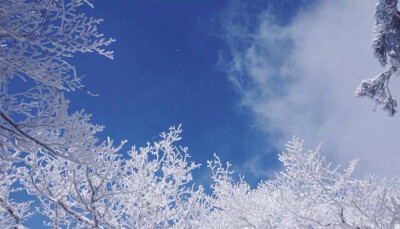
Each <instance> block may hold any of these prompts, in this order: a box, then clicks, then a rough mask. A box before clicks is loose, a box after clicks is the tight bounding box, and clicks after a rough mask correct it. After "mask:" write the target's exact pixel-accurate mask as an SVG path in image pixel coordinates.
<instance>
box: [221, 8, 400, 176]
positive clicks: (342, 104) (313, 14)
mask: <svg viewBox="0 0 400 229" xmlns="http://www.w3.org/2000/svg"><path fill="white" fill-rule="evenodd" d="M375 4H376V1H375V0H351V1H349V0H335V1H321V3H319V4H318V5H317V6H316V7H313V9H308V10H303V11H300V12H299V14H298V15H297V16H296V17H295V18H294V19H293V20H292V21H291V22H290V23H289V24H288V25H285V26H281V25H277V24H274V22H273V21H275V20H273V18H272V16H271V13H269V12H267V11H266V12H264V13H262V14H259V17H258V18H257V20H256V21H257V26H256V27H255V29H244V28H246V25H243V24H241V25H238V24H237V23H236V22H235V21H234V20H232V21H231V22H230V23H228V24H227V28H228V29H227V30H228V33H227V34H228V36H227V41H228V43H229V47H230V50H231V54H232V62H230V63H231V64H230V65H229V66H230V67H229V70H228V72H229V76H230V78H231V80H232V82H233V83H234V85H235V86H236V87H237V88H238V91H239V92H240V93H241V95H242V104H243V105H244V106H246V107H248V108H249V109H251V110H252V111H253V112H254V114H255V117H256V120H255V123H256V124H257V125H258V126H259V127H260V128H262V129H263V130H265V131H266V132H268V133H273V134H274V135H273V136H276V137H274V138H273V139H270V142H271V143H272V144H274V146H275V147H277V148H279V149H283V147H284V143H285V142H286V141H287V140H289V139H290V138H291V136H292V135H296V136H299V137H301V138H303V139H305V142H306V145H307V146H309V147H313V146H316V145H317V144H319V143H320V142H322V143H323V150H324V152H325V154H327V156H328V158H329V159H331V160H333V161H335V162H339V163H346V161H348V160H350V159H353V158H359V159H360V160H361V161H360V166H361V171H368V172H375V173H387V174H388V173H390V174H400V166H399V164H400V140H399V138H400V120H399V115H397V117H394V118H391V117H388V115H387V114H386V112H384V111H381V110H380V108H378V109H377V111H376V112H373V109H374V102H373V101H370V100H368V99H359V98H356V97H355V96H354V92H355V89H356V87H357V86H358V85H359V83H360V81H361V80H362V79H364V78H371V77H373V76H374V75H376V74H378V73H379V72H380V71H381V70H382V69H381V67H380V66H379V63H378V62H377V61H376V60H375V59H374V57H373V54H372V51H371V48H370V43H371V37H372V26H373V23H374V21H373V11H374V6H375ZM253 27H254V26H253ZM392 84H393V87H394V90H395V92H394V93H393V94H395V95H396V94H397V95H399V96H400V87H399V86H400V82H399V81H398V80H397V82H396V80H394V81H393V82H392ZM397 85H399V86H397ZM256 157H259V155H257V156H256ZM252 160H253V159H252V158H249V162H251V161H252ZM247 164H248V163H247ZM252 172H253V173H254V172H255V171H252Z"/></svg>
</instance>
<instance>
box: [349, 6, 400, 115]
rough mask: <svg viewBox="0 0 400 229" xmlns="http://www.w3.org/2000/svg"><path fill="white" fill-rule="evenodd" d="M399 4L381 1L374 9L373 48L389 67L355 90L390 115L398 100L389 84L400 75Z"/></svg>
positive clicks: (381, 60)
mask: <svg viewBox="0 0 400 229" xmlns="http://www.w3.org/2000/svg"><path fill="white" fill-rule="evenodd" d="M397 5H398V0H379V3H378V4H377V5H376V10H375V26H374V37H373V40H372V48H373V50H374V54H375V57H376V58H377V59H378V61H379V62H380V64H381V65H382V66H386V65H389V67H388V69H387V70H386V71H385V72H382V73H380V74H379V75H377V76H376V77H375V78H371V79H366V80H363V81H362V82H361V85H360V86H359V87H358V88H357V90H356V96H359V97H369V98H371V99H373V100H375V103H376V105H381V104H382V105H383V109H384V110H386V111H387V112H388V113H389V115H390V116H393V115H395V114H396V112H397V110H396V108H397V100H396V98H395V97H394V96H393V95H392V94H391V93H390V88H389V81H390V79H391V78H393V77H394V76H397V75H398V74H399V71H398V70H399V68H400V12H399V11H398V10H397Z"/></svg>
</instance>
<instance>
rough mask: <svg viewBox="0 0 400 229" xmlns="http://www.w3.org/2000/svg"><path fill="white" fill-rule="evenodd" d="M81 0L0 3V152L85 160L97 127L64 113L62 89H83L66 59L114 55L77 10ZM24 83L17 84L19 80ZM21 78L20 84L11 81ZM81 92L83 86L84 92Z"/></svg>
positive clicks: (0, 154)
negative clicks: (89, 54)
mask: <svg viewBox="0 0 400 229" xmlns="http://www.w3.org/2000/svg"><path fill="white" fill-rule="evenodd" d="M85 3H86V5H89V6H91V7H93V6H92V5H91V4H90V3H89V2H88V1H87V0H37V1H29V0H2V1H1V2H0V69H1V70H0V145H1V148H0V157H1V158H2V159H3V160H14V159H16V158H17V157H18V155H19V153H20V152H36V151H45V152H46V153H49V154H52V155H53V156H56V157H61V158H65V159H68V160H74V161H80V162H85V161H90V158H88V157H90V154H91V150H92V149H93V147H94V146H95V145H96V143H97V139H96V138H95V137H94V134H95V133H96V132H98V131H101V130H102V127H101V126H97V125H93V124H91V123H89V118H90V115H87V114H84V113H83V112H75V113H73V114H68V103H69V101H68V100H66V99H65V98H64V95H63V93H64V92H68V91H74V90H77V89H78V90H86V88H85V87H84V85H83V84H82V77H81V76H79V75H78V73H77V71H76V70H75V67H74V66H73V65H71V64H70V63H69V62H68V61H69V58H71V57H73V55H74V54H75V53H85V52H97V53H99V54H100V55H104V56H106V57H108V58H113V56H112V52H111V51H105V50H104V49H103V47H104V46H107V45H109V44H110V43H112V42H113V41H114V40H113V39H104V38H103V35H102V34H101V33H99V32H98V31H97V27H96V25H97V24H99V23H100V22H101V21H102V20H101V19H94V18H88V17H87V16H86V15H85V14H84V13H81V11H82V10H81V9H80V8H81V7H83V6H84V5H85ZM18 81H20V82H23V83H22V84H21V83H20V82H18ZM16 83H19V84H18V86H15V84H16ZM86 91H87V90H86Z"/></svg>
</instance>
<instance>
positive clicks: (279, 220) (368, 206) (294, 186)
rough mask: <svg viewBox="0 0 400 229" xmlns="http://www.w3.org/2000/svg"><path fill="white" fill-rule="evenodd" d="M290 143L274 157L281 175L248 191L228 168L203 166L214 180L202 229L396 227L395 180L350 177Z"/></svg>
mask: <svg viewBox="0 0 400 229" xmlns="http://www.w3.org/2000/svg"><path fill="white" fill-rule="evenodd" d="M302 145H303V144H302V141H300V140H299V139H297V138H293V139H292V141H290V142H289V143H288V144H287V150H286V152H284V153H282V154H280V155H279V159H280V161H281V162H282V163H283V165H284V170H283V171H281V172H280V173H277V174H276V179H274V180H269V181H266V182H261V183H259V185H258V187H257V188H255V189H251V188H250V186H249V185H248V184H247V183H246V182H245V181H244V179H243V177H242V178H240V180H239V181H238V182H235V181H234V180H233V179H232V173H233V171H231V170H230V168H229V166H230V164H229V163H228V164H227V166H225V167H224V166H223V164H222V163H221V161H220V159H219V158H218V157H215V159H214V160H213V161H209V162H208V166H209V167H210V168H211V170H212V172H213V173H212V174H213V176H212V178H213V180H214V182H215V183H214V184H213V185H212V188H213V195H214V200H213V201H214V202H213V204H212V206H213V207H214V208H213V210H212V211H211V213H210V214H209V215H208V217H209V218H208V219H207V220H205V222H204V223H205V224H204V226H203V228H264V229H272V228H354V229H357V228H359V229H364V228H365V229H366V228H371V229H372V228H374V229H375V228H376V229H378V228H385V229H394V228H395V226H396V224H399V223H400V179H399V177H377V176H372V175H368V176H366V177H364V178H363V179H357V178H354V177H352V173H353V171H354V169H355V167H356V164H357V161H356V160H355V161H351V162H350V166H349V167H348V168H347V169H344V170H340V169H339V167H332V166H331V164H330V163H328V162H326V160H325V158H324V157H323V156H321V155H320V153H319V147H318V148H316V149H314V150H310V151H304V150H303V148H302Z"/></svg>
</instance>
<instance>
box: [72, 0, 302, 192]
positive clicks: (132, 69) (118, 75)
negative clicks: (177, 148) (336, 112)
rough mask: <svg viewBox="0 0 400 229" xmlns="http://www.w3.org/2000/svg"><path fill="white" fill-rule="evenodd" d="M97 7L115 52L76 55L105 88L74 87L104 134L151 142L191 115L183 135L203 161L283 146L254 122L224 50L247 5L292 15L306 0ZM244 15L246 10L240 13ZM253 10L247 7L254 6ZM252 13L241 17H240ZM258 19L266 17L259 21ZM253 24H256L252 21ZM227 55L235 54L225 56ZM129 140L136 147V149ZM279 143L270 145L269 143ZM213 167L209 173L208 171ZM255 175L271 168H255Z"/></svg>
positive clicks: (269, 159) (270, 157) (92, 80)
mask: <svg viewBox="0 0 400 229" xmlns="http://www.w3.org/2000/svg"><path fill="white" fill-rule="evenodd" d="M94 4H95V8H94V9H89V8H88V14H89V15H91V16H94V17H97V18H104V22H103V23H102V24H101V26H100V28H99V29H100V30H101V31H102V32H103V33H105V34H106V36H107V37H112V38H115V39H116V40H117V42H116V43H114V44H112V45H111V46H110V48H111V49H112V50H114V51H115V59H114V60H112V61H111V60H108V59H106V58H104V57H102V56H96V55H91V54H84V55H79V56H78V57H77V58H75V59H74V63H75V65H76V67H77V69H78V71H79V73H81V74H84V75H86V77H85V85H86V86H87V87H88V88H89V90H91V91H92V92H94V93H98V94H99V96H98V97H91V96H89V95H87V94H85V93H83V92H76V93H70V94H69V95H68V97H69V98H70V100H71V111H73V110H79V109H82V108H84V109H85V110H86V112H88V113H92V114H93V119H92V120H93V122H94V123H98V124H102V125H105V126H106V129H105V131H104V132H103V133H102V134H101V135H100V137H102V138H104V137H105V136H110V137H112V138H113V139H115V140H122V139H127V140H128V144H127V146H129V147H130V145H131V144H136V145H139V146H140V145H144V144H145V143H146V142H147V141H155V140H157V139H158V138H157V137H158V133H160V132H161V131H164V130H167V128H168V127H169V126H171V125H178V124H179V123H182V125H183V130H184V132H183V140H182V142H181V144H182V145H186V146H188V147H189V153H190V154H191V156H192V159H193V160H194V161H196V162H197V163H201V164H203V166H202V169H201V170H199V171H198V172H197V173H196V174H195V175H196V177H197V178H200V177H201V182H204V181H205V180H206V179H204V177H202V176H203V175H202V174H204V173H206V172H205V171H207V168H206V166H205V165H206V160H210V159H212V155H213V153H214V152H216V153H217V154H218V155H219V156H220V157H221V158H222V159H223V160H229V161H230V162H231V163H233V164H234V165H237V167H238V169H239V171H240V172H241V173H245V171H244V170H241V169H240V165H241V164H242V163H243V162H244V161H246V158H249V157H250V156H249V155H254V154H263V155H266V156H265V157H263V160H261V162H262V163H263V164H265V165H266V166H271V167H274V166H276V164H277V156H276V153H277V151H276V149H275V148H273V147H270V145H269V144H268V141H267V139H268V137H271V136H269V135H268V133H266V132H264V131H262V130H261V129H260V128H258V127H257V126H256V125H255V124H254V123H253V122H252V120H253V118H254V117H253V116H254V115H253V113H252V112H251V111H250V110H249V109H247V108H246V107H243V106H241V105H240V100H241V96H240V94H239V93H238V91H237V90H236V88H235V87H234V86H233V85H232V84H231V83H230V81H229V79H228V76H227V73H226V71H225V70H226V69H225V67H224V65H225V64H226V63H224V62H221V58H220V57H221V56H224V58H225V57H228V60H229V52H230V51H229V47H228V45H227V42H226V30H225V25H226V24H227V23H229V22H228V20H230V19H231V18H232V17H233V16H232V13H233V12H236V11H237V10H240V12H239V13H243V16H244V15H253V14H254V18H251V20H253V21H254V22H256V20H257V15H258V14H259V13H260V12H262V11H263V10H265V9H267V8H269V9H273V10H274V14H275V15H276V16H277V17H276V21H278V22H280V23H287V21H289V19H290V18H291V17H292V16H293V15H294V14H295V12H296V9H297V8H298V7H299V5H300V1H293V3H290V4H289V2H287V3H286V4H284V3H282V1H276V2H274V1H254V2H253V1H251V2H239V1H222V0H221V1H213V0H202V1H145V0H140V1H132V0H123V1H118V2H115V1H94ZM235 17H236V16H235ZM246 18H247V16H246ZM246 18H245V17H243V18H239V17H238V19H235V20H236V21H237V22H236V23H238V24H240V25H243V24H244V23H246V21H245V20H247V19H246ZM254 25H257V24H256V23H254ZM249 28H250V26H249ZM224 61H225V60H224ZM129 147H126V149H128V148H129ZM269 151H271V152H273V153H270V154H265V152H269ZM208 175H209V174H208V173H206V175H204V176H208ZM247 176H249V179H252V181H253V182H254V184H255V183H256V181H258V180H259V179H261V178H264V179H265V178H266V177H265V176H262V175H261V176H254V174H251V173H249V174H247Z"/></svg>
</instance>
